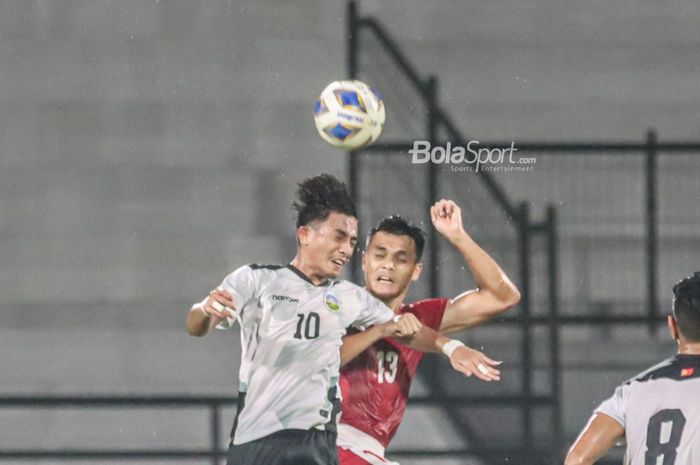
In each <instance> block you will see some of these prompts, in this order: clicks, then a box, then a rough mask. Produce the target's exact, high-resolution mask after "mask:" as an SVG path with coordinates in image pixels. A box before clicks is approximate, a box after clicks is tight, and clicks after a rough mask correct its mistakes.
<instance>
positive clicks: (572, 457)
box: [564, 453, 595, 465]
mask: <svg viewBox="0 0 700 465" xmlns="http://www.w3.org/2000/svg"><path fill="white" fill-rule="evenodd" d="M594 463H595V462H594V461H593V460H592V459H591V458H588V457H581V456H579V455H576V454H572V453H569V455H567V456H566V461H565V462H564V465H593V464H594Z"/></svg>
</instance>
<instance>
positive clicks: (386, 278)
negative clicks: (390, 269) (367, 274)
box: [377, 276, 394, 283]
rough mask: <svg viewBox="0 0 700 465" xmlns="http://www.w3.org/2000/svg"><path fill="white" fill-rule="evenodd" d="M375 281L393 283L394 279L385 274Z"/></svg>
mask: <svg viewBox="0 0 700 465" xmlns="http://www.w3.org/2000/svg"><path fill="white" fill-rule="evenodd" d="M377 282H380V283H393V282H394V280H393V279H391V278H389V277H387V276H380V277H378V278H377Z"/></svg>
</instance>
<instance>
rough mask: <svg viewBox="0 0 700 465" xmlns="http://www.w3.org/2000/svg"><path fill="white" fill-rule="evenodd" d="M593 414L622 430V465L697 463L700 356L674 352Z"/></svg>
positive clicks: (621, 388) (699, 452)
mask: <svg viewBox="0 0 700 465" xmlns="http://www.w3.org/2000/svg"><path fill="white" fill-rule="evenodd" d="M595 413H603V414H605V415H607V416H609V417H611V418H613V419H614V420H616V421H617V422H619V423H620V425H622V426H623V427H624V428H625V437H626V440H627V454H626V462H625V464H626V465H698V464H700V355H676V356H674V357H672V358H670V359H668V360H666V361H665V362H663V363H661V364H659V365H657V366H655V367H653V368H651V369H649V370H648V371H646V372H644V373H642V374H640V375H639V376H636V377H635V378H633V379H631V380H630V381H627V382H626V383H625V384H623V385H622V386H619V387H618V388H617V389H616V390H615V394H614V395H613V396H612V397H611V398H610V399H608V400H606V401H605V402H603V403H602V404H601V406H600V407H598V409H597V410H596V411H595Z"/></svg>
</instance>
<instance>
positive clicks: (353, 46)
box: [347, 1, 360, 283]
mask: <svg viewBox="0 0 700 465" xmlns="http://www.w3.org/2000/svg"><path fill="white" fill-rule="evenodd" d="M358 34H359V30H358V17H357V4H356V3H355V2H354V1H350V2H348V10H347V72H348V79H355V78H356V77H357V72H358V59H357V54H358V49H357V45H358V44H357V42H358ZM347 156H348V161H347V163H348V189H349V190H350V196H351V197H352V199H353V200H354V201H355V206H356V209H357V219H358V220H360V199H359V196H358V192H359V190H358V184H359V172H360V152H348V155H347ZM350 279H352V282H355V283H358V282H360V259H359V253H357V252H356V253H354V254H353V255H352V259H351V260H350Z"/></svg>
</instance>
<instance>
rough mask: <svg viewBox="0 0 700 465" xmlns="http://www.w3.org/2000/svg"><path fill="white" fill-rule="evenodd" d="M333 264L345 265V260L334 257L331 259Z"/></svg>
mask: <svg viewBox="0 0 700 465" xmlns="http://www.w3.org/2000/svg"><path fill="white" fill-rule="evenodd" d="M331 261H332V262H333V263H334V264H335V265H337V266H341V267H342V266H345V260H342V259H340V258H336V259H334V260H331Z"/></svg>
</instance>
